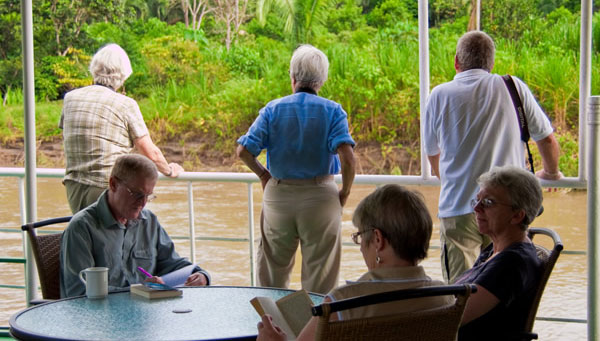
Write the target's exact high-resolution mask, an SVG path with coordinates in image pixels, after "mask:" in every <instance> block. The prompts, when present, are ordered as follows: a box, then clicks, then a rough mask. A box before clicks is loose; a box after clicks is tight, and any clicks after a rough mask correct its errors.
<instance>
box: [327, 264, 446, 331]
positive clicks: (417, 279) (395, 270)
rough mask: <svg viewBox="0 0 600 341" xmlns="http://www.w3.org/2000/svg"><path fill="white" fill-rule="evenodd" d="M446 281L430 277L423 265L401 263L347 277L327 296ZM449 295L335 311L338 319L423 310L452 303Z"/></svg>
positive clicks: (388, 289)
mask: <svg viewBox="0 0 600 341" xmlns="http://www.w3.org/2000/svg"><path fill="white" fill-rule="evenodd" d="M444 284H445V283H443V282H440V281H435V280H432V279H431V278H430V277H429V276H427V275H426V274H425V270H424V269H423V267H422V266H404V267H391V268H378V269H372V270H370V271H369V272H367V273H365V274H364V275H362V276H361V277H360V278H359V279H358V281H356V282H350V281H348V282H347V284H346V285H344V286H341V287H338V288H335V289H333V290H332V291H331V292H330V293H329V294H328V297H329V298H330V299H331V300H332V301H339V300H342V299H346V298H352V297H357V296H362V295H369V294H376V293H379V292H386V291H393V290H400V289H410V288H419V287H426V286H435V285H444ZM453 303H454V298H453V297H451V296H435V297H422V298H416V299H409V300H399V301H394V302H388V303H383V304H377V305H371V306H364V307H360V308H354V309H348V310H343V311H340V312H338V319H340V320H350V319H358V318H364V317H373V316H383V315H389V314H397V313H401V312H411V311H418V310H426V309H431V308H436V307H441V306H444V305H448V304H453Z"/></svg>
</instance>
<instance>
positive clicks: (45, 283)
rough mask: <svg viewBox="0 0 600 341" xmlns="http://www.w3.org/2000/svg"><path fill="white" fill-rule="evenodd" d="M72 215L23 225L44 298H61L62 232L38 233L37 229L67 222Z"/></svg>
mask: <svg viewBox="0 0 600 341" xmlns="http://www.w3.org/2000/svg"><path fill="white" fill-rule="evenodd" d="M70 220H71V217H62V218H53V219H47V220H42V221H39V222H36V223H29V224H25V225H23V226H21V230H23V231H27V236H28V237H29V242H30V244H31V249H32V251H33V257H34V258H35V264H36V267H37V271H38V275H39V277H40V286H41V288H42V297H43V298H44V299H59V298H60V240H61V238H62V232H61V233H53V234H46V235H38V234H37V233H35V229H36V228H38V227H42V226H48V225H53V224H59V223H67V222H69V221H70Z"/></svg>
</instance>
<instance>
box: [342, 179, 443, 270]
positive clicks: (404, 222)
mask: <svg viewBox="0 0 600 341" xmlns="http://www.w3.org/2000/svg"><path fill="white" fill-rule="evenodd" d="M352 223H353V224H354V226H356V227H357V228H358V230H359V231H360V232H364V235H363V238H364V239H365V241H366V242H367V243H369V242H371V240H372V238H373V235H374V234H373V233H372V231H368V230H369V229H372V228H377V229H379V230H380V231H381V233H382V234H383V236H384V237H385V238H386V239H387V240H388V242H389V243H390V244H391V245H392V248H393V249H394V252H395V254H396V255H397V256H398V257H400V258H402V259H405V260H409V261H414V262H415V263H416V262H418V261H420V260H422V259H424V258H425V257H427V250H428V249H429V240H430V239H431V231H432V229H433V223H432V221H431V216H430V215H429V211H428V210H427V207H426V206H425V202H424V201H423V196H422V195H421V193H419V192H416V191H411V190H408V189H406V188H405V187H402V186H400V185H385V186H383V187H380V188H378V189H377V190H375V192H373V193H371V194H369V195H368V196H367V197H366V198H364V199H363V200H362V201H361V202H360V203H359V204H358V207H357V208H356V210H355V211H354V216H353V217H352Z"/></svg>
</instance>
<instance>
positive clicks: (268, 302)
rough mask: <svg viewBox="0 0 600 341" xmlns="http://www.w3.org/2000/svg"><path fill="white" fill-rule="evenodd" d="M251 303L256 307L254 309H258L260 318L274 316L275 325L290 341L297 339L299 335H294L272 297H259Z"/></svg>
mask: <svg viewBox="0 0 600 341" xmlns="http://www.w3.org/2000/svg"><path fill="white" fill-rule="evenodd" d="M250 303H252V306H253V307H254V309H256V311H257V312H258V314H259V315H260V316H263V315H264V314H269V315H271V316H273V323H274V324H276V325H277V326H278V327H279V328H281V330H283V331H284V332H285V334H286V335H287V339H288V340H295V339H296V336H297V334H295V333H294V331H293V330H292V329H291V328H290V326H289V325H288V323H287V321H286V320H285V318H284V317H283V315H281V312H280V311H279V308H278V307H277V304H276V303H275V302H274V301H273V299H271V298H270V297H260V296H259V297H255V298H253V299H252V300H250Z"/></svg>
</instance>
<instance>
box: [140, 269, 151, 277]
mask: <svg viewBox="0 0 600 341" xmlns="http://www.w3.org/2000/svg"><path fill="white" fill-rule="evenodd" d="M137 268H138V270H140V272H141V273H143V274H144V275H146V277H152V275H151V274H150V273H149V272H148V271H146V270H144V268H142V267H141V266H138V267H137Z"/></svg>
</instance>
